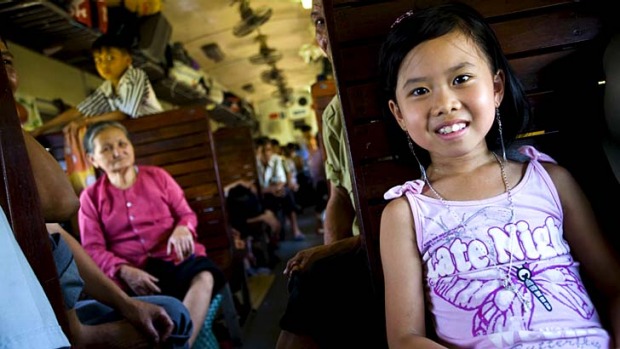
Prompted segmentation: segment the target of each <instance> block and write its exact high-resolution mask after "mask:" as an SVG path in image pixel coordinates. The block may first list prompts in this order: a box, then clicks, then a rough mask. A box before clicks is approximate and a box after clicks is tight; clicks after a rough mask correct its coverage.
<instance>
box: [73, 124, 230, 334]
mask: <svg viewBox="0 0 620 349" xmlns="http://www.w3.org/2000/svg"><path fill="white" fill-rule="evenodd" d="M84 149H85V150H86V154H87V156H88V159H89V161H90V162H91V163H92V164H93V165H94V166H95V167H96V168H98V169H100V170H102V171H103V172H104V174H103V175H102V176H101V177H100V178H99V179H97V181H96V182H95V183H94V184H93V185H91V186H89V187H87V188H86V189H85V190H84V191H83V192H82V193H81V195H80V203H81V207H80V210H79V213H78V222H79V226H80V236H81V242H82V245H83V246H84V249H85V250H86V251H87V252H88V254H89V255H90V256H91V257H92V258H93V260H94V261H95V263H97V265H98V266H99V267H100V268H101V269H102V270H103V272H104V273H105V274H106V275H107V276H108V277H110V278H112V279H113V280H115V281H116V282H117V283H118V284H119V285H121V287H123V288H124V289H125V290H127V291H128V292H129V293H131V294H135V295H152V294H165V295H171V296H174V297H176V298H178V299H180V300H182V301H183V304H185V306H187V308H188V309H189V312H190V315H191V318H192V321H193V323H194V327H195V328H196V330H195V331H194V333H193V334H192V336H191V338H190V344H193V343H194V341H195V339H196V337H197V335H198V333H199V332H200V328H201V326H202V324H203V323H204V320H205V316H206V314H207V310H208V309H209V304H210V302H211V297H212V294H213V292H217V291H218V290H219V289H220V287H221V286H222V285H223V284H224V283H225V282H226V280H225V277H224V274H223V273H222V271H221V270H220V269H219V268H218V267H217V266H216V265H215V263H213V261H211V260H210V259H209V258H207V254H206V250H205V247H204V246H203V245H202V244H200V243H199V242H198V241H197V235H196V225H197V217H196V214H195V213H194V212H193V211H192V209H191V208H190V206H189V204H188V202H187V200H186V199H185V196H184V193H183V190H182V189H181V187H180V186H179V185H178V184H177V183H176V182H175V181H174V179H173V178H172V176H170V174H168V173H167V172H166V171H165V170H163V169H162V168H159V167H155V166H141V165H135V163H134V150H133V145H132V143H131V141H130V140H129V138H128V134H127V130H126V129H125V127H124V126H123V125H121V124H120V123H118V122H115V121H106V122H102V123H97V124H93V125H91V126H90V127H89V128H88V130H87V132H86V134H85V136H84Z"/></svg>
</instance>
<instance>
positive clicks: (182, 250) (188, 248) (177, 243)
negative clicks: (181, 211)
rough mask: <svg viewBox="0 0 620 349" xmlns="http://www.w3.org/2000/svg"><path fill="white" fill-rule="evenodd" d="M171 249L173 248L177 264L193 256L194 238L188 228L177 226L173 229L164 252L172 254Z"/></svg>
mask: <svg viewBox="0 0 620 349" xmlns="http://www.w3.org/2000/svg"><path fill="white" fill-rule="evenodd" d="M172 248H174V252H175V253H176V255H177V260H178V261H179V262H180V261H182V260H184V259H185V258H187V257H189V256H191V255H192V254H194V236H193V235H192V232H191V231H190V230H189V228H188V227H186V226H184V225H178V226H177V227H176V228H174V231H173V232H172V235H171V236H170V238H169V239H168V246H167V250H166V253H167V254H168V255H170V252H172Z"/></svg>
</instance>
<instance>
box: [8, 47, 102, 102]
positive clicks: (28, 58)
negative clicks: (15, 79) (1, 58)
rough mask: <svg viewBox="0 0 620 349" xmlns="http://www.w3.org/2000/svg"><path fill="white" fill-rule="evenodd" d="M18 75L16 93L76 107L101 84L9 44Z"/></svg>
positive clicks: (75, 70) (76, 70)
mask: <svg viewBox="0 0 620 349" xmlns="http://www.w3.org/2000/svg"><path fill="white" fill-rule="evenodd" d="M9 49H10V50H11V52H12V53H13V55H14V56H15V67H16V69H17V73H18V74H19V81H20V86H19V89H18V90H19V92H20V93H22V94H26V95H30V96H33V97H38V98H42V99H46V100H53V99H56V98H61V99H62V100H63V101H65V103H68V104H71V105H76V104H78V103H80V102H81V101H82V100H83V99H84V98H86V96H87V95H88V93H89V92H90V91H91V90H94V89H96V88H97V87H98V86H99V85H100V84H101V82H102V81H103V80H101V79H100V78H99V77H98V76H95V75H92V74H88V73H85V72H83V71H81V70H79V69H77V68H74V67H72V66H70V65H68V64H65V63H62V62H59V61H57V60H54V59H51V58H49V57H46V56H44V55H42V54H39V53H37V52H34V51H31V50H29V49H26V48H24V47H22V46H19V45H16V44H13V43H10V42H9Z"/></svg>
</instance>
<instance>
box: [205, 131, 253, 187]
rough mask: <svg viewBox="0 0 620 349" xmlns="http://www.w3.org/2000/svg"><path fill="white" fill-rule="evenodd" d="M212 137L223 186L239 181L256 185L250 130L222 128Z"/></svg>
mask: <svg viewBox="0 0 620 349" xmlns="http://www.w3.org/2000/svg"><path fill="white" fill-rule="evenodd" d="M213 137H214V141H215V149H216V152H217V156H218V159H219V168H218V171H219V174H220V178H221V180H222V184H223V186H226V185H228V184H230V183H233V182H234V181H236V180H240V179H244V180H249V181H253V182H254V183H257V182H256V181H257V180H258V173H257V170H256V155H255V154H256V151H255V149H254V140H253V138H252V130H251V129H250V128H248V127H224V128H221V129H218V130H217V131H216V132H215V133H214V134H213Z"/></svg>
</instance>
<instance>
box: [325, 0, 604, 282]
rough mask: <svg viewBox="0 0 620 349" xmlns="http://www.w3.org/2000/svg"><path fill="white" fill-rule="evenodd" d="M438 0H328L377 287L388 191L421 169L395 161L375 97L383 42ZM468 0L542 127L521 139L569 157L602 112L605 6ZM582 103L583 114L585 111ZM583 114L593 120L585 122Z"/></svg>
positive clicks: (563, 0)
mask: <svg viewBox="0 0 620 349" xmlns="http://www.w3.org/2000/svg"><path fill="white" fill-rule="evenodd" d="M441 2H443V1H441V0H424V1H415V0H394V1H374V0H323V3H324V7H325V12H326V21H327V28H328V32H329V37H330V44H331V47H332V52H333V63H334V72H335V77H336V81H337V86H338V91H339V95H340V99H341V102H342V108H343V112H344V116H345V123H346V128H347V132H346V133H347V140H346V141H347V142H348V144H349V145H350V152H351V158H352V162H353V167H354V184H355V186H356V188H357V191H356V203H357V208H358V214H359V215H360V217H361V220H360V224H361V226H362V231H363V236H364V237H365V239H364V240H365V243H366V247H367V250H368V253H369V259H370V261H371V265H372V268H373V272H374V275H375V276H376V286H377V291H378V292H379V293H381V292H382V291H383V285H382V281H383V279H382V278H383V274H382V270H381V263H380V257H379V251H378V246H379V223H380V215H381V212H382V210H383V208H384V207H385V204H386V202H385V201H384V200H383V193H384V192H385V191H386V190H388V189H389V188H390V187H392V186H394V185H398V184H401V183H403V182H404V181H406V180H411V179H415V178H418V177H419V173H418V171H417V166H416V165H415V164H402V163H400V162H398V161H397V160H396V159H395V157H394V154H395V152H394V149H392V148H390V146H389V144H390V142H389V141H388V140H389V138H388V136H387V135H386V132H385V129H386V122H385V121H386V120H385V119H384V118H385V116H384V115H383V114H382V105H380V103H379V93H378V92H379V88H380V87H379V84H380V82H379V76H378V69H377V61H378V56H377V52H378V50H379V47H380V44H381V42H382V40H383V38H384V37H385V35H386V34H387V32H388V30H389V27H390V25H391V24H392V23H393V21H394V19H396V18H397V17H398V16H400V15H401V14H403V13H404V12H406V11H407V10H411V9H413V10H416V9H421V8H425V7H428V6H430V5H433V4H438V3H441ZM464 2H465V3H469V4H470V5H472V6H474V7H475V8H476V9H477V10H479V11H480V12H481V13H482V14H483V15H484V16H485V17H486V18H487V19H488V21H489V22H490V23H491V26H492V28H493V29H494V30H495V32H496V34H497V35H498V38H499V40H500V42H501V44H502V46H503V49H504V51H505V53H506V54H507V57H508V58H509V60H510V62H511V64H512V66H513V68H514V69H515V71H516V73H517V75H518V76H519V78H520V79H521V80H522V82H523V84H524V86H525V89H526V91H527V94H528V97H529V98H530V100H531V102H532V106H533V109H534V115H533V120H532V121H533V122H532V126H531V128H530V130H529V131H538V133H540V134H539V135H537V136H534V137H529V138H528V137H526V138H524V139H522V142H529V143H534V144H536V145H537V146H538V147H539V148H540V149H541V150H543V151H545V152H547V153H549V154H550V155H552V156H554V157H556V158H557V159H558V160H560V163H562V164H566V165H569V164H570V162H571V160H572V161H574V159H575V154H576V153H575V152H574V149H576V148H577V147H579V146H583V144H581V143H580V142H581V141H582V140H585V139H586V138H584V137H585V135H588V134H589V133H590V132H594V131H592V125H588V124H593V123H596V121H595V120H597V119H599V118H602V115H601V107H602V101H601V99H600V97H601V91H602V87H601V85H599V84H598V81H599V80H601V73H600V57H601V48H602V45H601V43H604V42H605V30H604V29H605V25H604V24H605V23H604V20H603V18H604V15H603V13H604V12H605V11H606V9H605V8H603V5H602V3H600V2H596V1H570V0H547V1H537V0H523V1H508V2H506V1H495V0H483V1H478V0H466V1H464ZM570 89H573V90H574V91H575V92H574V93H575V95H574V96H573V99H571V98H567V97H566V96H567V91H569V90H570ZM576 91H579V92H580V93H579V94H577V93H576ZM574 98H577V99H576V100H575V99H574ZM572 102H575V103H572ZM586 109H587V110H588V112H587V114H586V115H583V114H581V113H582V112H584V110H586ZM584 118H587V120H589V122H588V123H584V122H583V120H584ZM576 125H578V126H576ZM571 126H572V127H571ZM403 137H404V136H403ZM587 139H591V138H590V137H588V138H587ZM586 143H587V142H586ZM582 159H583V158H582ZM591 160H594V161H599V160H598V159H594V158H588V166H591ZM582 165H583V166H581V167H582V168H583V167H587V166H585V164H583V162H582ZM602 166H604V165H602ZM568 167H569V169H570V166H568ZM575 167H577V166H575ZM584 180H585V178H584Z"/></svg>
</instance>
